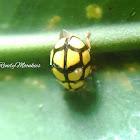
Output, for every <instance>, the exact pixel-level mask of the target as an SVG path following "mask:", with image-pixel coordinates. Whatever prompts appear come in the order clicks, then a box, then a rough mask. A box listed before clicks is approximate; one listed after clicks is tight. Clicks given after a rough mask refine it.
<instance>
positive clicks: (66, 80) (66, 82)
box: [50, 29, 92, 91]
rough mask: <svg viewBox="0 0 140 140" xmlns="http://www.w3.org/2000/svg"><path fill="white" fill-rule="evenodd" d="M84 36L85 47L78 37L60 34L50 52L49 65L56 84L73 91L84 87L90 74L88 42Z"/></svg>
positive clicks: (63, 32) (65, 33)
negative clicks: (56, 80)
mask: <svg viewBox="0 0 140 140" xmlns="http://www.w3.org/2000/svg"><path fill="white" fill-rule="evenodd" d="M89 35H90V32H88V35H87V36H86V42H87V44H88V46H86V45H85V44H84V43H83V42H82V41H81V40H80V39H79V38H78V37H76V36H74V35H70V34H68V32H67V31H66V30H64V29H63V30H62V31H61V32H60V36H59V40H58V42H57V43H56V45H55V46H54V48H53V49H52V51H51V55H50V65H51V66H52V71H53V74H54V75H55V77H56V78H57V79H58V82H59V83H60V84H61V85H63V86H64V87H65V88H67V89H69V90H71V91H73V90H76V89H79V88H81V87H83V86H84V84H85V79H86V77H87V76H88V75H89V74H90V73H91V71H92V69H91V58H90V42H89V40H88V37H89Z"/></svg>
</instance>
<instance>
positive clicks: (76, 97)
mask: <svg viewBox="0 0 140 140" xmlns="http://www.w3.org/2000/svg"><path fill="white" fill-rule="evenodd" d="M87 83H88V84H87V85H88V87H87V89H81V90H80V91H74V92H70V91H66V92H65V94H64V99H65V101H66V103H67V104H68V106H69V108H70V109H71V110H73V111H74V112H77V113H82V114H85V113H86V114H89V113H90V112H93V110H96V109H97V101H98V93H97V87H96V80H95V78H94V81H93V80H92V81H90V80H89V81H87Z"/></svg>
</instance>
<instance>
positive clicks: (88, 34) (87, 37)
mask: <svg viewBox="0 0 140 140" xmlns="http://www.w3.org/2000/svg"><path fill="white" fill-rule="evenodd" d="M89 36H90V32H89V31H88V33H87V35H86V37H85V40H86V42H87V45H88V47H89V52H90V49H91V46H90V42H89Z"/></svg>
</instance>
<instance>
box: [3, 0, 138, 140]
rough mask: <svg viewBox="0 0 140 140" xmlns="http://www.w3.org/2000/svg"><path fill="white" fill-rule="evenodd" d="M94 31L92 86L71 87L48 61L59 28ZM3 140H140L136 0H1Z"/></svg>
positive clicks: (81, 35) (89, 81) (81, 32)
mask: <svg viewBox="0 0 140 140" xmlns="http://www.w3.org/2000/svg"><path fill="white" fill-rule="evenodd" d="M63 28H64V29H67V30H68V31H69V32H70V33H73V34H75V35H77V36H78V37H79V38H81V39H82V40H83V41H84V36H85V34H86V32H87V31H88V30H89V31H90V32H91V36H90V41H91V46H92V49H91V57H92V64H93V67H94V68H96V70H93V73H92V74H91V75H90V76H89V77H88V78H87V88H88V89H89V91H88V92H87V91H84V90H83V91H81V92H73V93H71V92H68V91H67V90H65V89H64V88H63V87H61V85H59V83H58V82H57V81H56V79H55V77H54V76H53V74H52V73H51V68H50V66H49V55H50V50H51V49H52V48H53V46H54V44H55V43H56V41H57V40H58V35H59V32H60V30H61V29H63ZM0 62H4V63H6V64H11V63H13V64H15V63H16V62H25V63H26V64H32V63H34V64H40V65H41V67H40V68H14V69H11V68H2V65H1V63H0V106H1V107H0V139H1V140H11V139H12V140H19V139H20V140H25V139H26V140H28V139H29V140H30V139H33V140H45V139H49V140H56V139H57V140H59V139H64V140H77V139H81V140H139V139H140V127H139V126H140V86H139V85H140V8H139V1H138V0H135V1H132V0H117V1H114V0H104V1H103V0H94V1H93V0H77V1H75V0H60V1H57V0H38V1H36V0H11V1H9V0H4V1H3V0H0Z"/></svg>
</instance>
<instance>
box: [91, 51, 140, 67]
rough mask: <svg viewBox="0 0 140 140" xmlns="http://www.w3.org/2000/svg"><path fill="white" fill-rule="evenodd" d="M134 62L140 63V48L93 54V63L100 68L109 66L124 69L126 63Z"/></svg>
mask: <svg viewBox="0 0 140 140" xmlns="http://www.w3.org/2000/svg"><path fill="white" fill-rule="evenodd" d="M132 63H140V50H137V51H136V50H135V51H125V52H112V53H101V54H93V55H92V65H96V66H97V69H98V70H103V69H106V68H108V67H111V68H115V69H118V70H121V69H124V64H132Z"/></svg>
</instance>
